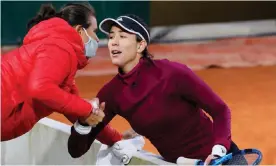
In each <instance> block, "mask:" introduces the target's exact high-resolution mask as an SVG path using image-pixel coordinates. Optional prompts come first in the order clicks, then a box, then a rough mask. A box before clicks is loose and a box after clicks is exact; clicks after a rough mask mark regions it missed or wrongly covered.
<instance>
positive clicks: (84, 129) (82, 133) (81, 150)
mask: <svg viewBox="0 0 276 166" xmlns="http://www.w3.org/2000/svg"><path fill="white" fill-rule="evenodd" d="M99 131H100V126H97V127H94V128H92V127H91V126H84V125H83V124H80V123H79V122H78V121H77V122H76V123H74V125H73V126H72V127H71V135H70V136H69V139H68V145H67V147H68V152H69V154H70V155H71V156H72V157H73V158H79V157H81V156H82V155H83V154H85V153H86V152H87V151H88V150H89V149H90V146H91V145H92V143H93V142H94V140H95V139H96V135H97V134H98V132H99Z"/></svg>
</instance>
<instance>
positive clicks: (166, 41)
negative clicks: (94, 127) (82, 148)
mask: <svg viewBox="0 0 276 166" xmlns="http://www.w3.org/2000/svg"><path fill="white" fill-rule="evenodd" d="M89 2H90V4H91V5H92V6H93V7H94V8H95V10H96V13H97V19H98V22H100V21H101V20H102V19H104V18H106V17H117V16H119V15H122V14H128V13H132V14H136V15H138V16H140V17H141V18H143V19H144V20H145V21H146V22H147V23H148V24H149V26H150V32H151V38H152V39H151V41H152V43H151V45H150V47H149V50H150V52H151V53H152V54H153V55H154V57H155V59H160V58H167V59H169V60H172V61H178V62H181V63H183V64H186V65H188V66H189V67H191V68H192V69H193V70H194V71H195V73H196V74H197V75H198V76H200V77H201V78H202V79H203V80H204V81H205V82H207V84H208V85H210V87H211V88H212V89H213V90H214V91H215V92H216V93H217V94H218V95H220V96H221V98H222V99H223V100H224V101H225V102H226V103H227V104H228V105H229V107H230V108H231V111H232V137H233V140H234V141H235V142H236V143H237V144H238V145H239V146H240V147H241V148H258V149H260V150H261V151H262V152H263V155H264V160H263V162H262V164H264V165H267V164H276V153H275V151H276V143H275V140H276V132H275V131H274V127H275V126H276V118H275V117H276V95H275V94H276V2H273V1H267V2H263V1H252V2H251V1H243V2H239V1H232V2H226V1H213V2H203V1H202V2H200V1H189V2H188V1H89ZM42 3H48V1H47V2H45V1H44V2H43V1H37V2H35V1H34V2H31V1H28V2H24V1H1V54H2V55H3V54H4V53H5V52H8V51H9V50H11V49H13V48H15V47H18V46H20V45H21V43H22V41H23V39H24V36H25V35H26V33H27V32H26V24H27V22H28V20H29V19H31V18H32V17H33V16H35V14H36V13H37V12H38V10H39V8H40V5H41V4H42ZM50 3H52V4H53V5H54V6H55V7H56V8H57V9H59V8H60V7H61V6H62V5H64V4H65V3H67V2H66V1H54V2H50ZM98 36H99V37H100V39H101V41H100V46H101V47H100V48H99V49H98V53H97V56H96V57H94V58H93V60H92V62H91V64H89V65H88V66H87V67H86V68H85V69H83V70H81V71H79V72H78V74H77V78H76V82H77V86H78V88H79V90H80V93H81V96H82V97H84V98H93V97H94V96H95V95H96V94H97V92H98V90H99V89H100V88H101V87H102V86H103V85H104V84H105V83H106V82H108V81H109V80H111V78H112V77H113V76H114V75H115V74H116V72H117V69H116V68H115V67H114V66H113V65H112V64H111V62H110V59H109V55H108V51H107V47H106V37H105V36H104V35H103V34H102V33H100V32H98ZM50 118H53V119H56V120H59V121H62V122H65V123H68V124H70V122H69V121H68V120H66V119H65V118H64V117H63V116H61V115H59V114H56V113H54V114H52V115H51V116H50ZM183 123H185V122H183ZM111 125H112V126H113V127H115V128H116V129H118V130H119V131H121V132H122V131H124V130H126V129H129V127H130V126H129V124H128V123H127V122H126V121H125V120H124V119H122V118H120V117H118V116H117V117H115V118H114V119H113V120H112V122H111ZM175 130H176V129H175ZM144 149H145V150H148V151H150V152H153V153H156V154H158V152H157V150H156V149H155V148H154V147H153V146H152V145H151V143H150V142H149V141H148V140H147V143H146V146H145V148H144Z"/></svg>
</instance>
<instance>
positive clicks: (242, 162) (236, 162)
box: [223, 141, 248, 165]
mask: <svg viewBox="0 0 276 166" xmlns="http://www.w3.org/2000/svg"><path fill="white" fill-rule="evenodd" d="M239 150H240V149H239V147H238V146H237V145H236V144H235V143H234V142H233V141H231V145H230V150H229V151H228V153H235V152H237V151H239ZM223 165H248V163H247V161H246V159H245V158H244V157H243V156H242V155H236V156H235V157H233V159H232V160H230V161H228V162H226V163H223Z"/></svg>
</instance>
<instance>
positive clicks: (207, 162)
mask: <svg viewBox="0 0 276 166" xmlns="http://www.w3.org/2000/svg"><path fill="white" fill-rule="evenodd" d="M213 159H216V157H214V156H213V155H209V156H208V157H207V158H206V160H205V162H204V165H209V164H210V163H211V161H212V160H213Z"/></svg>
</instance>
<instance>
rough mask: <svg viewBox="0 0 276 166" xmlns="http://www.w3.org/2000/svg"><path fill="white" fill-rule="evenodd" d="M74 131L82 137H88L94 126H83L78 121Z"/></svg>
mask: <svg viewBox="0 0 276 166" xmlns="http://www.w3.org/2000/svg"><path fill="white" fill-rule="evenodd" d="M74 129H75V130H76V132H77V133H79V134H81V135H86V134H89V133H90V131H91V129H92V126H83V125H81V124H80V123H79V121H76V122H75V123H74Z"/></svg>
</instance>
